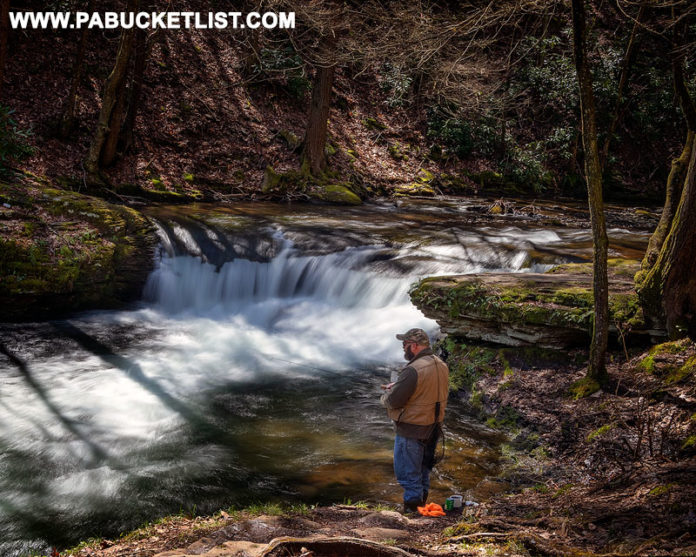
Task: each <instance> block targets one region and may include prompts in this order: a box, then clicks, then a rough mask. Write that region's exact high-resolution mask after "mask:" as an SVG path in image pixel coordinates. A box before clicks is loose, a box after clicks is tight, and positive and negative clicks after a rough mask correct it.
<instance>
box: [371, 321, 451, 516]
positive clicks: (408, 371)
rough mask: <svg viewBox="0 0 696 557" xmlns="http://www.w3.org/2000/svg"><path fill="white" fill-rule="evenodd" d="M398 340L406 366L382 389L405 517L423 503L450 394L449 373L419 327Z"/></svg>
mask: <svg viewBox="0 0 696 557" xmlns="http://www.w3.org/2000/svg"><path fill="white" fill-rule="evenodd" d="M396 338H397V339H399V340H400V341H402V343H403V348H404V358H405V359H406V360H407V361H408V365H407V366H406V367H404V368H403V369H402V370H401V371H400V372H399V375H398V378H397V380H396V381H395V382H394V383H389V384H388V385H382V388H383V389H385V391H386V392H385V393H384V394H383V395H382V399H381V400H382V404H383V405H384V406H385V407H386V408H387V414H388V415H389V417H390V418H391V419H392V420H393V421H394V429H395V431H396V437H395V439H394V473H395V474H396V479H397V481H398V482H399V485H401V487H403V488H404V513H411V512H416V511H417V510H418V507H420V506H423V505H425V503H426V501H427V499H428V491H429V490H430V472H431V471H432V469H433V466H434V465H435V448H436V447H437V441H438V438H439V436H440V435H441V432H442V420H443V419H444V416H445V407H446V406H447V394H448V392H449V369H448V368H447V365H446V364H445V363H444V362H443V361H442V360H441V359H440V358H438V357H437V356H435V354H433V351H432V349H431V348H430V339H429V338H428V335H427V334H426V332H425V331H424V330H423V329H410V330H409V331H407V332H406V333H404V334H399V335H396Z"/></svg>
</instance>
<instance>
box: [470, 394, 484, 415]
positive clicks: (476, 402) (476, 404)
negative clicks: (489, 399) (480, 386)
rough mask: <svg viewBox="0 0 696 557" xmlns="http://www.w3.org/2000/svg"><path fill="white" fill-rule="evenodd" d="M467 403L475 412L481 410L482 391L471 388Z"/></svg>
mask: <svg viewBox="0 0 696 557" xmlns="http://www.w3.org/2000/svg"><path fill="white" fill-rule="evenodd" d="M469 404H470V405H471V407H472V408H473V409H474V410H476V411H477V412H480V411H482V410H483V393H482V392H481V391H479V390H476V389H474V390H472V391H471V395H470V396H469Z"/></svg>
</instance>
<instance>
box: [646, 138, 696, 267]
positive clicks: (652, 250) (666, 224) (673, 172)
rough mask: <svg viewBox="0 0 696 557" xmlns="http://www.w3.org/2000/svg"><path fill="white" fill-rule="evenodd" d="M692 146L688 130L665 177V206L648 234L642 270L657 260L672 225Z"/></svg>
mask: <svg viewBox="0 0 696 557" xmlns="http://www.w3.org/2000/svg"><path fill="white" fill-rule="evenodd" d="M693 147H694V132H693V131H691V130H689V131H688V132H687V134H686V142H685V143H684V149H683V150H682V153H681V156H680V157H679V158H678V159H674V160H673V161H672V168H671V169H670V171H669V176H668V177H667V193H666V195H665V206H664V208H663V209H662V215H660V222H659V223H658V224H657V228H655V232H653V233H652V236H650V241H649V242H648V249H647V250H645V256H644V257H643V262H642V264H641V268H642V269H643V271H646V272H647V271H649V270H650V269H651V268H652V266H653V265H654V264H655V262H656V261H657V256H658V255H659V253H660V250H661V249H662V246H663V244H664V243H665V238H667V233H668V232H669V230H670V227H671V226H672V220H673V219H674V215H676V214H677V206H678V204H679V200H680V198H681V194H682V190H683V189H684V180H685V179H686V171H687V169H688V167H689V161H690V160H691V151H692V150H693Z"/></svg>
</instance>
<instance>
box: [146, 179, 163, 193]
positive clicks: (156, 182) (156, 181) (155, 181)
mask: <svg viewBox="0 0 696 557" xmlns="http://www.w3.org/2000/svg"><path fill="white" fill-rule="evenodd" d="M150 183H151V184H152V187H154V188H155V189H156V190H160V191H164V190H166V189H167V186H165V185H164V182H163V181H162V179H161V178H151V179H150Z"/></svg>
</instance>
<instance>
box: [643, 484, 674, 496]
mask: <svg viewBox="0 0 696 557" xmlns="http://www.w3.org/2000/svg"><path fill="white" fill-rule="evenodd" d="M671 489H672V484H667V485H658V486H657V487H654V488H653V489H651V490H650V491H649V492H648V495H649V496H650V497H659V496H660V495H664V494H665V493H669V492H670V490H671Z"/></svg>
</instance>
